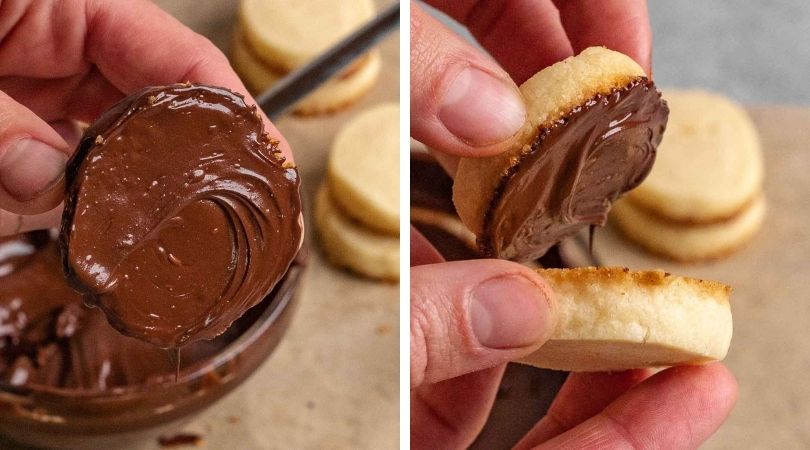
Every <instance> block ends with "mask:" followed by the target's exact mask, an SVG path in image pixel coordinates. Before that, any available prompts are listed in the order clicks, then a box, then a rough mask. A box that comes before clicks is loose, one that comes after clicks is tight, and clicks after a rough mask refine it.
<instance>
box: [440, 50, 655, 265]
mask: <svg viewBox="0 0 810 450" xmlns="http://www.w3.org/2000/svg"><path fill="white" fill-rule="evenodd" d="M520 91H521V93H522V95H523V97H524V99H525V101H526V104H527V109H528V120H527V123H526V125H525V126H524V128H523V130H522V131H521V132H520V135H519V136H517V137H516V139H515V142H516V144H515V145H514V146H513V147H511V148H508V149H506V151H504V152H503V153H501V154H499V155H497V156H493V157H488V158H462V160H461V162H460V163H459V167H458V171H457V172H456V176H455V183H454V186H453V201H454V203H455V205H456V209H457V211H458V213H459V216H460V217H461V220H462V221H463V222H464V224H465V225H466V226H467V227H468V228H470V229H471V230H472V231H473V232H474V233H475V234H476V236H477V241H478V245H479V248H480V251H481V252H482V253H484V254H485V255H488V256H493V257H499V258H505V259H514V260H519V261H528V260H532V259H536V258H538V257H540V256H542V255H543V254H544V253H545V252H546V251H547V250H548V249H549V248H550V247H551V246H553V245H554V244H556V243H557V242H560V241H561V240H563V239H565V238H566V237H569V236H571V235H573V234H575V233H576V232H577V231H578V230H579V229H581V228H582V227H583V226H586V225H597V226H602V225H604V224H605V221H606V219H607V213H608V211H609V209H610V206H611V203H612V202H613V201H614V200H616V198H618V197H619V196H620V195H622V194H623V193H625V192H627V191H629V190H630V189H632V188H634V187H635V186H637V185H638V184H639V183H641V181H642V180H643V179H644V178H645V177H646V175H647V174H648V173H649V171H650V169H651V168H652V164H653V162H654V160H655V149H656V146H657V145H658V143H659V142H660V141H661V135H662V133H663V131H664V128H665V126H666V121H667V114H668V109H667V106H666V103H665V102H664V101H663V100H661V95H660V93H659V92H658V91H657V90H656V89H655V85H654V83H653V82H652V81H651V80H649V79H648V78H647V76H646V75H645V73H644V70H643V69H642V68H641V67H640V66H639V65H638V64H636V63H635V62H634V61H633V60H632V59H630V58H629V57H627V56H625V55H623V54H621V53H618V52H614V51H611V50H607V49H605V48H601V47H592V48H589V49H586V50H584V51H583V52H582V53H580V54H579V55H577V56H574V57H571V58H568V59H566V60H564V61H561V62H559V63H557V64H554V65H553V66H550V67H548V68H546V69H543V70H542V71H540V72H538V73H537V74H536V75H535V76H533V77H532V78H530V79H529V80H528V81H526V82H525V83H523V85H522V86H521V87H520Z"/></svg>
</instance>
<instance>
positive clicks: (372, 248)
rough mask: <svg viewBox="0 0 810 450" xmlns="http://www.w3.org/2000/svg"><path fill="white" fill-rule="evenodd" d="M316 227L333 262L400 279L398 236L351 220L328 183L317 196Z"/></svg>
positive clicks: (365, 273)
mask: <svg viewBox="0 0 810 450" xmlns="http://www.w3.org/2000/svg"><path fill="white" fill-rule="evenodd" d="M315 226H316V228H317V231H318V235H319V237H320V242H321V247H322V248H323V251H324V253H325V254H326V256H327V258H328V259H329V261H330V262H331V263H332V264H334V265H336V266H339V267H345V268H347V269H349V270H351V271H352V272H355V273H358V274H360V275H363V276H366V277H369V278H373V279H379V280H387V281H399V238H398V237H393V236H388V235H385V234H382V233H378V232H375V231H372V230H369V229H367V228H365V227H363V226H362V225H360V224H358V223H357V222H355V221H353V220H351V219H350V218H349V217H347V216H346V214H345V213H343V211H341V210H340V209H338V207H337V206H336V205H335V202H334V200H333V199H332V196H331V193H330V192H329V189H328V188H327V186H326V185H325V184H323V185H321V187H320V188H319V189H318V192H317V194H316V196H315Z"/></svg>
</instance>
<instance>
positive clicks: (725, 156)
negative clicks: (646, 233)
mask: <svg viewBox="0 0 810 450" xmlns="http://www.w3.org/2000/svg"><path fill="white" fill-rule="evenodd" d="M664 98H665V99H666V101H667V103H668V105H669V108H670V116H669V124H668V126H667V133H666V135H665V137H664V139H663V141H661V145H660V146H659V147H658V157H657V161H656V163H655V166H654V167H653V169H652V171H651V172H650V176H649V177H647V179H646V180H645V181H644V183H642V184H641V185H640V186H639V187H638V189H636V190H634V191H633V192H631V193H630V194H629V195H628V197H627V199H628V200H630V201H631V202H633V204H634V205H636V206H639V207H641V208H643V209H644V210H646V211H647V212H650V213H652V214H655V215H658V216H661V218H662V219H667V220H671V221H674V222H684V223H706V222H715V221H722V220H724V219H728V218H729V217H731V216H734V215H735V214H737V213H739V212H740V211H742V210H743V209H745V207H746V206H748V205H749V204H750V203H752V202H753V201H754V198H755V197H756V196H757V194H758V193H759V192H760V191H761V189H762V181H763V172H764V169H763V161H762V150H761V146H760V142H759V136H758V134H757V131H756V128H755V127H754V124H753V122H752V121H751V119H750V118H749V117H748V114H746V112H745V110H744V109H743V108H742V107H741V106H740V105H738V104H736V103H735V102H733V101H732V100H730V99H728V98H725V97H723V96H721V95H718V94H715V93H711V92H706V91H698V90H686V91H679V90H668V91H666V92H665V93H664Z"/></svg>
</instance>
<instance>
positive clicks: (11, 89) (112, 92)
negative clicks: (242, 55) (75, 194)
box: [0, 0, 291, 236]
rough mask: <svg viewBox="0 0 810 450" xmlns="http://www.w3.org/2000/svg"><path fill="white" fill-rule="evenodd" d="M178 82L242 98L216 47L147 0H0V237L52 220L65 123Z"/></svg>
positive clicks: (67, 136)
mask: <svg viewBox="0 0 810 450" xmlns="http://www.w3.org/2000/svg"><path fill="white" fill-rule="evenodd" d="M184 81H191V82H199V83H206V84H212V85H217V86H223V87H227V88H230V89H232V90H234V91H237V92H240V93H242V94H244V95H246V96H247V98H248V99H250V97H249V95H248V94H247V90H246V89H245V87H244V85H243V84H242V82H241V81H240V80H239V78H238V77H237V75H236V74H235V73H234V72H233V70H232V69H231V66H230V64H229V63H228V60H227V59H226V58H225V56H224V55H223V54H222V52H220V51H219V50H218V49H217V48H216V47H214V45H213V44H211V42H209V41H208V40H206V39H205V38H203V37H202V36H200V35H198V34H196V33H194V32H193V31H191V30H190V29H188V28H186V27H185V26H183V25H182V24H180V23H179V22H178V21H177V20H175V19H174V18H173V17H171V16H170V15H169V14H167V13H166V12H164V11H162V10H160V9H159V8H158V7H157V6H155V5H154V4H152V3H151V2H149V1H146V0H118V1H116V0H109V1H91V0H63V1H38V0H16V1H15V0H11V1H5V2H0V236H2V235H8V234H14V233H18V232H23V231H28V230H32V229H37V228H47V227H54V226H57V225H58V224H59V217H60V215H61V210H60V207H59V204H60V202H61V200H62V198H63V197H64V168H65V163H66V161H67V159H68V157H69V156H70V154H71V153H72V152H73V148H74V146H75V145H76V143H77V142H78V139H79V135H78V130H77V128H76V126H75V122H74V121H83V122H92V121H93V120H95V119H96V117H98V115H99V114H100V113H101V112H103V111H104V110H105V109H107V108H109V107H110V106H112V105H113V104H114V103H115V102H117V101H119V100H121V99H122V98H123V97H124V96H126V95H128V94H131V93H133V92H135V91H138V90H140V89H141V88H143V87H145V86H152V85H164V84H171V83H177V82H184ZM265 122H266V123H267V124H268V125H267V127H268V130H267V131H268V132H269V133H270V134H271V135H272V136H273V137H275V138H277V139H280V140H281V141H282V142H281V144H280V146H281V149H282V151H283V152H284V153H285V155H286V156H287V157H291V154H290V151H289V145H288V144H287V143H286V141H284V140H283V138H282V136H281V134H280V133H279V132H278V130H277V129H276V128H275V127H274V126H273V124H271V123H270V122H269V121H266V120H265Z"/></svg>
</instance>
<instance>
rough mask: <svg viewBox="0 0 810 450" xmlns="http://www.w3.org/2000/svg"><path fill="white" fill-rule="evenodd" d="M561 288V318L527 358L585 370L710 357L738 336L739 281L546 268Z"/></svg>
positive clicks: (555, 286) (554, 286) (559, 367)
mask: <svg viewBox="0 0 810 450" xmlns="http://www.w3.org/2000/svg"><path fill="white" fill-rule="evenodd" d="M538 273H539V274H540V275H542V276H543V277H544V278H545V279H546V280H547V281H548V282H549V284H550V285H551V287H552V289H553V291H554V294H555V295H556V296H557V306H558V311H557V315H558V322H557V326H556V328H555V330H554V333H553V335H552V337H551V339H549V340H548V341H547V342H546V343H545V344H543V346H542V347H540V349H539V350H537V351H536V352H534V353H533V354H531V355H529V356H527V357H525V358H523V359H522V360H520V361H519V362H522V363H525V364H530V365H533V366H537V367H542V368H548V369H556V370H568V371H577V372H590V371H610V370H626V369H634V368H642V367H661V366H674V365H685V364H703V363H707V362H710V361H715V360H721V359H723V358H724V357H725V356H726V353H727V351H728V348H729V345H730V343H731V334H732V319H731V308H730V306H729V296H730V295H731V288H729V287H728V286H726V285H724V284H721V283H718V282H715V281H706V280H698V279H694V278H686V277H679V276H674V275H670V274H668V273H665V272H662V271H631V270H629V269H625V268H620V267H603V268H593V267H583V268H576V269H540V270H538Z"/></svg>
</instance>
